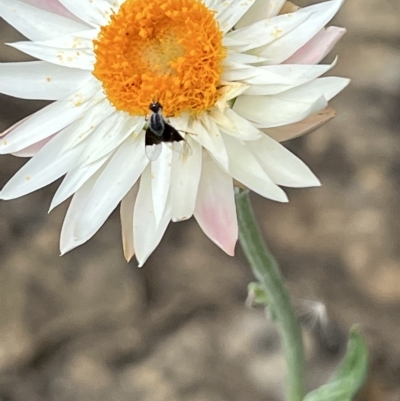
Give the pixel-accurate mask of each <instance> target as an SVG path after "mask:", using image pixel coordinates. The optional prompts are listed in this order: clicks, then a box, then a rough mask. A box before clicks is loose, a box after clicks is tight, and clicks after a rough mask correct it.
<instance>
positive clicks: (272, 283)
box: [236, 189, 304, 401]
mask: <svg viewBox="0 0 400 401" xmlns="http://www.w3.org/2000/svg"><path fill="white" fill-rule="evenodd" d="M236 207H237V214H238V222H239V240H240V243H241V245H242V248H243V251H244V253H245V255H246V256H247V259H248V261H249V263H250V266H251V269H252V271H253V273H254V275H255V276H256V278H257V279H258V280H259V281H260V282H261V283H262V284H263V285H264V287H265V289H266V292H267V294H268V299H269V301H270V305H269V307H270V308H271V310H272V312H273V314H274V315H275V316H276V320H277V321H278V322H279V324H280V331H281V335H282V340H283V341H282V347H283V351H284V354H285V359H286V366H287V395H286V399H287V401H301V400H302V399H303V397H304V349H303V341H302V335H301V329H300V326H299V324H298V321H297V318H296V314H295V312H294V310H293V307H292V304H291V301H290V297H289V294H288V291H287V289H286V287H285V284H284V279H283V277H282V274H281V272H280V270H279V267H278V264H277V262H276V260H275V258H274V257H273V256H272V255H271V253H270V251H269V249H268V248H267V246H266V245H265V242H264V240H263V237H262V235H261V232H260V229H259V227H258V224H257V222H256V218H255V216H254V212H253V209H252V206H251V202H250V198H249V191H247V190H240V189H237V190H236Z"/></svg>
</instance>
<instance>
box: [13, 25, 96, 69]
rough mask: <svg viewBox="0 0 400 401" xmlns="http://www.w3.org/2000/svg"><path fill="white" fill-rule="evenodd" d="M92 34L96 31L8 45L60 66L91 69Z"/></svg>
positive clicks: (93, 61) (92, 59) (92, 57)
mask: <svg viewBox="0 0 400 401" xmlns="http://www.w3.org/2000/svg"><path fill="white" fill-rule="evenodd" d="M94 35H97V31H96V30H90V31H84V32H79V33H77V34H75V35H68V36H63V37H61V38H57V39H52V40H46V41H42V42H25V41H24V42H16V43H8V45H9V46H11V47H14V48H15V49H18V50H20V51H22V52H24V53H26V54H29V55H30V56H32V57H35V58H37V59H39V60H44V61H47V62H49V63H52V64H57V65H60V66H62V67H69V68H79V69H82V70H89V71H91V70H92V69H93V65H94V63H95V61H96V58H95V56H94V53H93V43H92V39H91V38H90V37H91V36H94Z"/></svg>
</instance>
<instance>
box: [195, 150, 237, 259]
mask: <svg viewBox="0 0 400 401" xmlns="http://www.w3.org/2000/svg"><path fill="white" fill-rule="evenodd" d="M203 154H204V157H203V165H202V172H201V178H200V183H199V190H198V194H197V202H196V209H195V212H194V216H195V218H196V220H197V222H198V223H199V226H200V227H201V228H202V230H203V231H204V233H205V234H206V235H207V236H208V237H209V238H210V239H211V240H212V241H213V242H214V243H215V244H217V245H218V246H219V247H220V248H222V249H223V250H224V251H225V252H226V253H227V254H228V255H231V256H233V254H234V252H235V244H236V241H237V238H238V226H237V218H236V208H235V199H234V194H233V181H232V177H230V176H229V175H228V174H227V173H225V172H224V171H222V170H221V169H220V168H219V167H218V166H217V165H216V164H215V163H214V161H213V160H211V158H210V157H209V156H208V154H207V152H203Z"/></svg>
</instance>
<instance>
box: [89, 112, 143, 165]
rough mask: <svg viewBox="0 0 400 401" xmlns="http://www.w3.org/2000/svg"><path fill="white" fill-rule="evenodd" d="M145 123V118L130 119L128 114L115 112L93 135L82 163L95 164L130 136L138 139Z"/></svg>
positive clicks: (99, 125)
mask: <svg viewBox="0 0 400 401" xmlns="http://www.w3.org/2000/svg"><path fill="white" fill-rule="evenodd" d="M144 123H145V119H144V117H130V116H129V114H128V113H123V112H120V111H115V112H113V113H112V114H111V115H110V116H108V117H107V118H106V119H104V121H102V122H101V123H100V124H98V125H97V127H96V128H95V129H94V130H93V132H92V133H91V137H90V142H89V143H88V144H87V146H86V148H85V151H84V153H83V154H82V163H83V164H90V163H93V162H94V161H96V160H97V159H99V158H102V157H103V156H105V155H108V154H109V153H111V152H112V151H113V150H114V149H116V148H117V147H118V146H119V145H120V144H121V143H122V142H123V141H124V140H125V139H126V138H127V137H128V136H130V135H133V136H135V137H136V136H137V135H139V133H140V132H141V131H142V128H143V125H144Z"/></svg>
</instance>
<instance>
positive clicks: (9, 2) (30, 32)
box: [0, 0, 86, 40]
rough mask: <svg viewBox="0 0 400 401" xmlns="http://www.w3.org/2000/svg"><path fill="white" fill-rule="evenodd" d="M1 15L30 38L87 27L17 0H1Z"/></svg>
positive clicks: (49, 37)
mask: <svg viewBox="0 0 400 401" xmlns="http://www.w3.org/2000/svg"><path fill="white" fill-rule="evenodd" d="M0 17H1V18H3V19H5V20H6V21H7V22H8V23H9V24H10V25H12V26H13V27H14V28H15V29H17V30H18V31H19V32H21V33H22V34H23V35H24V36H25V37H27V38H28V39H30V40H48V39H53V38H55V37H57V36H62V35H66V34H72V33H74V32H79V31H82V30H84V29H86V26H85V25H84V24H80V23H79V22H76V21H72V20H70V19H68V18H65V17H62V16H61V15H57V14H53V13H51V12H48V11H45V10H42V9H40V8H36V7H33V6H31V5H29V4H25V3H23V2H21V1H17V0H0Z"/></svg>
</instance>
